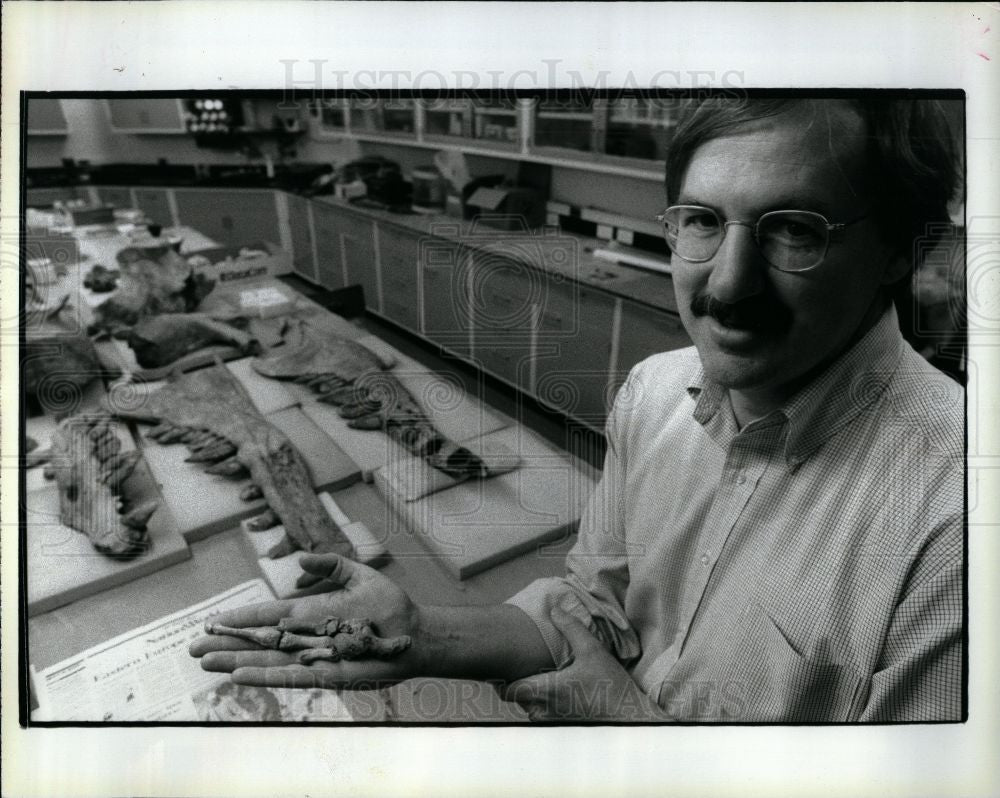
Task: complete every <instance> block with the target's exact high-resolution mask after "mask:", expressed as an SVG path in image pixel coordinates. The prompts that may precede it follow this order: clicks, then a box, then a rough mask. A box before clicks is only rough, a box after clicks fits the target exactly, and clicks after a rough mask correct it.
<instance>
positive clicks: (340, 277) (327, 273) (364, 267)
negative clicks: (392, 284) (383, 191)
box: [312, 203, 382, 313]
mask: <svg viewBox="0 0 1000 798" xmlns="http://www.w3.org/2000/svg"><path fill="white" fill-rule="evenodd" d="M312 211H313V232H314V233H315V236H316V265H317V269H316V271H317V277H318V280H319V283H320V285H322V286H323V287H324V288H326V289H329V290H335V289H337V288H343V287H344V286H345V285H355V284H357V285H360V286H361V288H362V290H363V291H364V295H365V307H366V308H367V309H368V310H371V311H374V312H376V313H381V310H382V305H381V296H380V293H381V292H380V291H379V278H378V271H377V268H376V263H375V241H374V235H375V233H374V224H373V223H372V221H371V220H370V219H365V218H364V217H361V216H357V215H356V214H350V213H342V212H340V211H338V210H336V209H334V208H331V207H330V206H329V205H325V204H323V203H314V204H313V207H312Z"/></svg>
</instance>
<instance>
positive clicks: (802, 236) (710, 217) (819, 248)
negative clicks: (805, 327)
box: [656, 205, 867, 272]
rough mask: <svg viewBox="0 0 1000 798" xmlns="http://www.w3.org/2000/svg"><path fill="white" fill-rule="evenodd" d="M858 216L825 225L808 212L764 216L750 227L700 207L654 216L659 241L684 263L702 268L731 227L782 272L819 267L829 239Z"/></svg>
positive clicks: (819, 216)
mask: <svg viewBox="0 0 1000 798" xmlns="http://www.w3.org/2000/svg"><path fill="white" fill-rule="evenodd" d="M865 218H867V215H865V216H859V217H858V218H856V219H851V220H850V221H847V222H839V223H837V224H831V223H830V222H829V221H827V219H826V217H825V216H823V215H822V214H819V213H814V212H813V211H769V212H768V213H765V214H763V215H762V216H761V217H760V218H759V219H757V221H756V222H747V221H738V220H736V219H731V220H728V221H727V220H724V219H723V218H722V217H721V216H719V214H718V213H716V212H715V211H714V210H713V209H712V208H707V207H704V206H702V205H672V206H671V207H669V208H667V209H666V210H665V211H664V212H663V213H661V214H659V215H658V216H657V217H656V220H657V221H658V222H662V224H663V236H664V238H666V240H667V246H669V247H670V250H671V252H673V253H674V254H675V255H677V256H678V257H679V258H681V259H682V260H686V261H688V262H689V263H704V262H705V261H708V260H711V259H712V258H713V257H715V253H716V252H718V251H719V247H721V246H722V242H723V240H724V239H725V237H726V231H727V229H728V228H729V225H731V224H738V225H743V226H744V227H749V228H750V229H751V230H752V231H753V235H754V240H755V241H756V242H757V247H758V248H759V249H760V253H761V255H763V257H764V259H765V260H766V261H767V262H768V263H769V264H770V265H771V266H773V267H774V268H775V269H778V270H779V271H783V272H804V271H808V270H809V269H813V268H815V267H816V266H819V264H820V263H822V262H823V259H824V258H825V257H826V251H827V249H828V248H829V246H830V237H831V236H833V235H836V234H838V233H840V232H841V231H843V230H844V228H846V227H847V226H848V225H851V224H854V223H856V222H860V221H861V220H862V219H865Z"/></svg>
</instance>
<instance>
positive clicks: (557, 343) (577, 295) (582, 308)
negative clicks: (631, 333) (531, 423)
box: [534, 282, 615, 427]
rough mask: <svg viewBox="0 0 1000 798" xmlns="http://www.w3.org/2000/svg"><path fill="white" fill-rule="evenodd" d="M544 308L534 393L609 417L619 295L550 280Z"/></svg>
mask: <svg viewBox="0 0 1000 798" xmlns="http://www.w3.org/2000/svg"><path fill="white" fill-rule="evenodd" d="M546 298H547V301H546V305H545V307H544V308H543V309H541V310H540V312H539V317H538V333H537V336H536V340H537V348H536V361H535V385H534V393H535V395H536V396H537V398H538V399H539V400H540V401H542V402H543V403H545V404H547V405H548V406H550V407H552V408H554V409H556V410H559V411H560V412H563V413H566V414H568V415H572V416H574V417H576V418H579V419H581V420H584V421H587V422H588V423H590V424H592V425H594V426H598V427H599V426H601V425H603V423H604V419H605V417H606V413H607V409H608V406H609V390H608V375H609V371H610V368H611V343H612V342H611V339H612V325H613V318H614V304H615V300H614V298H612V297H611V296H609V295H607V294H604V293H602V292H599V291H594V290H592V289H588V288H586V287H584V286H581V285H579V284H576V283H572V282H567V283H563V284H561V285H559V284H552V285H550V289H549V292H548V294H547V297H546Z"/></svg>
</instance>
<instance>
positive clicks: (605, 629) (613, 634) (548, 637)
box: [504, 577, 642, 668]
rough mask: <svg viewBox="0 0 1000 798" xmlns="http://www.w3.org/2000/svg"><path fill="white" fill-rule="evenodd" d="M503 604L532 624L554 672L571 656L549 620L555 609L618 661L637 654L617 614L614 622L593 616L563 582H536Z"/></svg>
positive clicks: (629, 630) (636, 642)
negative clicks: (605, 648)
mask: <svg viewBox="0 0 1000 798" xmlns="http://www.w3.org/2000/svg"><path fill="white" fill-rule="evenodd" d="M504 603H506V604H510V605H512V606H515V607H517V608H518V609H520V610H521V611H523V612H524V613H525V614H527V616H528V617H529V618H531V620H532V621H534V622H535V626H537V627H538V631H539V633H540V634H541V636H542V639H543V640H544V641H545V645H546V646H548V649H549V653H550V654H551V655H552V661H553V662H554V663H555V666H556V667H557V668H562V667H563V666H564V665H566V664H567V663H568V662H569V660H570V655H571V653H572V652H571V649H570V645H569V643H568V642H567V641H566V638H565V637H563V634H562V632H560V631H559V630H558V629H556V627H555V625H554V624H553V623H552V621H551V619H550V616H551V614H552V610H553V609H554V608H556V607H559V608H560V609H561V610H563V612H566V613H568V614H569V615H572V616H573V617H575V618H576V619H577V620H579V621H580V623H582V624H583V625H584V626H586V627H587V628H588V629H589V630H590V632H591V634H593V635H594V636H595V637H597V638H598V639H600V640H601V641H602V642H603V643H604V645H605V646H607V647H608V648H609V649H610V650H611V651H612V653H613V654H615V656H617V657H618V659H620V660H622V661H625V662H627V661H629V660H632V659H635V658H636V657H638V656H639V654H640V653H641V650H642V649H641V646H640V645H639V639H638V636H637V635H636V633H635V631H634V630H633V629H632V627H631V626H630V625H629V624H628V621H627V620H626V619H625V618H624V616H622V615H621V613H614V614H615V615H618V616H619V617H618V618H616V619H615V621H614V622H612V621H611V620H610V619H609V618H607V617H603V616H602V615H598V614H595V612H594V611H593V610H592V609H591V608H588V606H587V605H586V604H585V603H584V601H583V600H581V598H580V596H578V595H577V593H576V592H575V591H574V590H573V588H572V586H571V585H570V584H569V583H568V582H567V580H565V579H561V578H559V577H548V578H546V579H538V580H536V581H534V582H532V583H531V584H530V585H528V586H527V587H526V588H524V590H522V591H520V592H519V593H516V594H515V595H513V596H511V597H510V598H509V599H507V601H506V602H504ZM595 603H596V600H595ZM594 609H596V608H594Z"/></svg>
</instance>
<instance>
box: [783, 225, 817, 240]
mask: <svg viewBox="0 0 1000 798" xmlns="http://www.w3.org/2000/svg"><path fill="white" fill-rule="evenodd" d="M783 230H784V233H785V235H787V236H789V237H790V238H807V237H808V236H813V235H815V234H816V231H815V230H813V229H812V228H811V227H809V226H808V225H804V224H801V223H799V222H786V223H785V224H784V225H783Z"/></svg>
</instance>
